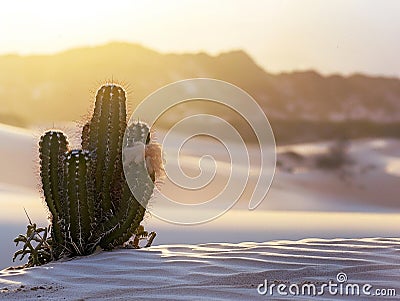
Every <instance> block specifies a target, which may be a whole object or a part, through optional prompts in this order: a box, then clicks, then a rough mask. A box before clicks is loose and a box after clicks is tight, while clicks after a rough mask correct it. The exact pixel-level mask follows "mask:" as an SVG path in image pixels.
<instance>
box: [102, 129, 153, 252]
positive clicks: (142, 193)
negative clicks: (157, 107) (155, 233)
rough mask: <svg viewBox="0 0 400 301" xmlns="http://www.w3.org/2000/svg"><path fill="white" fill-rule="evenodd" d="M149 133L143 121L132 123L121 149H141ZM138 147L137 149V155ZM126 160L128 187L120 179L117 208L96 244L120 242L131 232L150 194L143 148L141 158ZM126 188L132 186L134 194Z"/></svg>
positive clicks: (105, 246)
mask: <svg viewBox="0 0 400 301" xmlns="http://www.w3.org/2000/svg"><path fill="white" fill-rule="evenodd" d="M149 133H150V129H149V127H148V126H147V125H146V124H145V123H142V122H135V123H132V124H131V125H129V127H128V129H127V131H126V133H125V137H124V143H125V146H126V148H125V149H128V150H129V148H130V147H135V146H138V147H139V148H140V147H141V146H142V147H143V151H144V146H145V143H148V142H149V139H148V137H149ZM140 151H141V150H140V149H139V156H140ZM135 157H136V154H135ZM125 159H126V158H124V160H125ZM129 161H130V162H126V165H125V176H126V177H128V180H129V179H130V180H131V181H129V182H130V184H131V185H130V187H129V186H128V184H127V182H126V181H124V184H123V185H124V186H123V191H122V198H121V203H120V208H119V210H118V212H117V214H116V216H115V217H114V218H112V219H110V221H109V222H108V225H107V229H110V230H108V231H107V233H106V235H105V236H104V237H103V238H102V239H101V242H100V246H101V247H103V248H111V247H113V246H116V245H121V244H122V243H124V242H125V241H127V240H128V239H129V238H130V237H131V236H132V235H133V233H134V232H135V230H136V228H137V227H138V226H139V225H140V223H141V222H142V220H143V217H144V214H145V211H146V206H147V203H148V201H149V199H150V197H151V195H152V194H153V190H154V183H153V182H152V181H151V179H150V177H149V175H148V173H147V169H146V166H145V160H144V152H143V153H142V157H141V158H131V159H129ZM131 177H132V178H131ZM130 188H131V189H133V191H134V195H132V191H131V189H130ZM137 200H139V202H138V201H137Z"/></svg>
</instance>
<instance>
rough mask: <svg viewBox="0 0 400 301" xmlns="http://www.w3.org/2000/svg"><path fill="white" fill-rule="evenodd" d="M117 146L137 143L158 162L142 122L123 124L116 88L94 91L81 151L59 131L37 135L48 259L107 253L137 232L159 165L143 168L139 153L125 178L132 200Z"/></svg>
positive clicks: (119, 92) (121, 96) (122, 99)
mask: <svg viewBox="0 0 400 301" xmlns="http://www.w3.org/2000/svg"><path fill="white" fill-rule="evenodd" d="M125 132H126V134H125V136H124V133H125ZM123 145H125V146H132V145H143V146H144V149H146V148H147V147H148V148H149V149H152V150H153V151H152V155H153V156H154V157H157V158H158V159H160V156H161V149H160V147H159V145H157V144H156V143H153V142H152V141H151V139H150V129H149V127H148V126H147V125H146V124H145V123H142V122H134V123H132V124H130V125H129V126H127V116H126V94H125V91H124V89H123V88H122V87H121V86H119V85H116V84H106V85H103V86H102V87H100V89H99V90H98V91H97V94H96V100H95V106H94V112H93V115H92V117H91V119H90V120H89V121H88V122H87V123H86V124H85V125H84V126H83V129H82V142H81V147H82V148H81V149H70V147H69V144H68V140H67V137H66V136H65V135H64V134H63V133H62V132H60V131H48V132H46V133H45V134H44V135H43V136H42V137H41V139H40V142H39V155H40V177H41V181H42V190H43V194H44V200H45V202H46V204H47V207H48V210H49V212H50V219H51V247H52V253H53V258H54V259H58V258H60V257H63V256H75V255H88V254H91V253H93V252H94V250H95V249H96V248H97V247H101V248H102V249H112V248H113V247H115V246H118V245H122V244H123V243H124V242H126V241H128V240H129V238H130V237H132V235H133V234H134V233H135V231H136V230H137V229H138V227H139V225H140V223H141V221H142V220H143V217H144V214H145V211H146V205H147V202H148V201H149V199H150V197H151V196H152V194H153V190H154V181H155V180H156V178H157V176H156V175H155V171H156V170H160V169H162V166H161V167H160V166H156V167H155V166H152V167H151V168H149V167H147V169H146V168H145V169H143V166H146V163H145V162H146V158H145V155H144V154H143V157H141V158H140V160H134V161H133V162H132V164H133V166H130V167H133V169H134V170H132V168H130V170H132V171H130V174H129V176H135V177H137V181H136V183H137V185H140V186H141V189H140V193H139V197H140V198H141V199H140V202H138V200H137V199H136V198H137V197H138V195H136V193H135V196H134V195H133V194H132V192H131V190H130V188H129V186H128V184H127V181H126V179H125V174H124V171H123V163H122V160H123V154H122V147H123ZM154 148H156V149H157V151H156V152H154ZM128 149H129V148H128ZM154 154H155V155H154ZM139 157H140V156H139ZM157 162H158V163H157V164H160V163H159V162H162V161H160V160H157ZM147 163H148V162H147ZM135 164H136V165H138V166H135ZM143 164H144V165H143ZM139 165H141V166H139ZM150 165H151V164H150ZM135 167H137V168H136V169H135ZM139 167H142V168H139ZM143 171H145V172H143ZM135 197H136V198H135Z"/></svg>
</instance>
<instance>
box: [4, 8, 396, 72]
mask: <svg viewBox="0 0 400 301" xmlns="http://www.w3.org/2000/svg"><path fill="white" fill-rule="evenodd" d="M5 3H7V4H5ZM399 37H400V1H397V0H384V1H383V0H374V1H372V0H292V1H285V0H276V1H268V0H267V1H262V0H230V1H228V0H200V1H196V0H185V1H180V0H164V1H162V0H157V1H155V0H145V1H136V0H134V1H132V0H131V1H123V0H113V1H90V0H86V1H82V0H80V1H76V0H70V1H63V2H61V1H53V0H35V1H32V0H19V1H7V2H3V3H2V8H1V9H0V54H9V53H18V54H24V55H25V54H42V53H55V52H58V51H62V50H65V49H69V48H73V47H78V46H79V47H80V46H95V45H100V44H104V43H107V42H111V41H126V42H133V43H140V44H142V45H144V46H147V47H150V48H153V49H155V50H157V51H161V52H177V53H183V52H200V51H204V52H208V53H210V54H213V55H216V54H218V53H220V52H225V51H229V50H232V49H243V50H245V51H246V52H247V53H249V54H250V55H251V56H252V57H253V58H254V59H255V61H256V62H257V63H258V64H259V65H261V66H262V67H263V68H264V69H266V70H267V71H269V72H273V73H276V72H286V71H293V70H305V69H314V70H317V71H319V72H321V73H324V74H332V73H341V74H351V73H358V72H361V73H366V74H371V75H384V76H397V77H400V59H399V53H400V38H399Z"/></svg>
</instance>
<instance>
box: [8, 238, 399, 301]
mask: <svg viewBox="0 0 400 301" xmlns="http://www.w3.org/2000/svg"><path fill="white" fill-rule="evenodd" d="M399 258H400V239H382V238H371V239H347V240H344V239H335V240H322V239H307V240H300V241H272V242H266V243H253V242H244V243H240V244H228V243H219V244H217V243H212V244H200V245H163V246H155V247H151V248H150V249H141V250H130V249H119V250H115V251H112V252H100V253H97V254H93V255H91V256H87V257H84V258H75V259H70V260H67V261H63V262H54V263H50V264H47V265H44V266H40V267H35V268H29V269H24V270H3V271H1V272H0V287H1V294H0V298H2V299H4V300H39V299H42V300H63V299H66V300H139V299H140V300H263V299H264V300H266V299H268V300H271V299H273V300H280V299H287V298H289V297H293V296H291V294H290V292H289V286H290V285H292V290H293V292H296V291H295V286H296V285H297V286H298V287H299V294H300V295H299V296H296V299H304V300H310V298H313V299H314V300H321V299H324V300H338V299H339V300H340V299H346V300H353V299H354V300H364V299H372V300H378V299H380V298H378V296H377V294H378V293H385V294H394V293H397V298H400V260H399ZM343 277H344V278H343ZM346 278H347V280H346ZM266 281H267V283H266ZM329 281H331V283H332V284H333V285H335V284H336V285H337V287H336V286H335V287H336V292H337V293H336V295H333V294H331V293H329V291H328V288H326V289H325V291H324V293H323V294H322V293H321V292H322V290H321V287H322V284H323V283H326V284H329ZM339 281H341V282H339ZM262 283H263V284H264V286H261V287H260V288H259V290H260V292H261V293H263V292H265V287H268V290H267V292H266V295H262V294H259V292H258V286H259V285H260V284H262ZM273 283H274V284H276V285H278V284H285V285H286V286H287V288H286V290H285V292H286V293H288V294H289V295H288V296H282V295H280V294H279V293H278V291H277V289H276V288H271V284H273ZM265 284H267V286H265ZM304 284H307V285H310V284H312V285H315V287H316V294H318V295H317V296H314V297H312V294H313V291H312V290H311V293H308V289H307V288H306V287H305V288H304V294H303V295H301V293H302V289H303V287H302V285H304ZM340 284H341V285H342V287H343V294H341V293H340ZM346 285H351V286H352V287H354V286H355V285H357V286H358V287H359V288H360V290H361V291H360V295H359V296H357V295H353V294H352V292H353V291H352V290H351V289H350V288H348V289H347V291H348V293H349V295H347V296H345V292H346ZM364 285H367V287H366V288H365V292H364V291H363V286H364ZM368 285H369V286H368ZM322 288H323V287H322ZM333 289H335V288H333ZM332 292H335V291H334V290H333V291H332ZM271 293H272V295H271ZM367 294H370V296H368V295H367ZM381 298H382V299H383V300H395V299H396V297H394V296H391V297H388V296H386V297H381Z"/></svg>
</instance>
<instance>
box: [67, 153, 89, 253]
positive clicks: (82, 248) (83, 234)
mask: <svg viewBox="0 0 400 301" xmlns="http://www.w3.org/2000/svg"><path fill="white" fill-rule="evenodd" d="M89 171H90V153H89V152H88V151H83V150H72V151H70V152H68V153H67V155H66V162H65V177H66V184H65V190H66V191H65V194H66V200H67V204H68V213H69V214H68V215H69V233H68V234H69V235H68V236H69V241H68V242H67V244H68V246H69V250H70V251H71V252H72V253H73V254H76V255H85V254H88V253H90V250H88V245H89V244H88V241H89V238H90V236H91V234H92V223H93V216H94V202H93V201H94V200H93V187H92V186H93V185H92V182H91V178H90V177H89V174H90V172H89Z"/></svg>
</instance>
